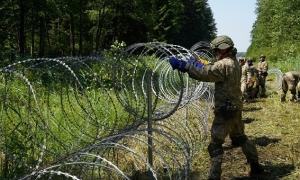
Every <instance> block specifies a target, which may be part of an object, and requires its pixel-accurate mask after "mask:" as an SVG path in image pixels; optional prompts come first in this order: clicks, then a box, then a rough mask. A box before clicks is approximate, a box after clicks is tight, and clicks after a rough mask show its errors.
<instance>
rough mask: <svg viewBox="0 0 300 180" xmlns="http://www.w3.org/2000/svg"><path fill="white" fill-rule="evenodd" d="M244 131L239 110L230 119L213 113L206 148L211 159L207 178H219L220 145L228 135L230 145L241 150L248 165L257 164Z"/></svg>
mask: <svg viewBox="0 0 300 180" xmlns="http://www.w3.org/2000/svg"><path fill="white" fill-rule="evenodd" d="M244 130H245V126H244V123H243V121H242V111H241V110H237V111H236V114H235V116H234V117H233V118H231V119H226V118H224V117H223V116H222V114H221V113H219V112H215V118H214V121H213V124H212V127H211V142H210V144H209V146H208V152H209V154H210V157H211V167H210V173H209V178H211V179H218V178H220V177H221V173H222V170H221V164H222V156H223V153H224V151H223V147H222V144H223V143H224V141H225V138H226V137H227V136H228V135H229V137H230V139H231V140H232V143H234V144H236V145H238V146H240V147H241V148H242V152H243V153H244V154H245V156H246V159H247V162H248V163H253V162H258V154H257V149H256V146H255V144H254V143H253V142H251V141H250V140H248V137H247V136H246V135H245V132H244Z"/></svg>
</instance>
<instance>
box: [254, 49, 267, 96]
mask: <svg viewBox="0 0 300 180" xmlns="http://www.w3.org/2000/svg"><path fill="white" fill-rule="evenodd" d="M257 73H258V77H257V82H256V83H257V84H256V87H255V92H254V98H257V97H258V94H259V87H261V92H260V97H266V77H267V76H268V63H267V61H266V56H265V55H264V54H261V55H260V59H259V62H258V64H257Z"/></svg>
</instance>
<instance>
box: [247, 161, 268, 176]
mask: <svg viewBox="0 0 300 180" xmlns="http://www.w3.org/2000/svg"><path fill="white" fill-rule="evenodd" d="M263 172H265V170H264V168H263V167H262V166H261V165H260V164H259V163H258V162H254V163H250V176H252V175H256V174H262V173H263Z"/></svg>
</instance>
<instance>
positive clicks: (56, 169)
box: [0, 42, 213, 179]
mask: <svg viewBox="0 0 300 180" xmlns="http://www.w3.org/2000/svg"><path fill="white" fill-rule="evenodd" d="M199 44H201V43H199ZM199 44H198V45H197V48H196V49H195V50H194V51H192V50H188V49H185V48H183V47H180V46H177V45H170V44H162V43H156V42H150V43H138V44H134V45H131V46H129V47H128V48H126V49H125V50H123V51H121V52H116V51H109V52H107V51H105V52H101V53H98V54H95V55H92V56H87V57H59V58H37V59H27V60H23V61H19V62H16V63H13V64H10V65H8V66H6V67H2V68H1V69H0V70H1V78H2V80H3V81H2V82H3V83H2V84H1V85H0V88H1V120H0V122H1V131H0V133H1V136H0V137H1V152H2V156H1V161H2V162H6V163H4V164H3V165H2V167H1V169H2V170H0V176H1V178H3V179H59V178H68V179H107V178H111V179H137V178H139V179H142V178H144V179H146V177H148V171H151V172H152V174H153V177H154V179H163V178H164V179H188V177H189V171H190V167H191V162H192V160H193V158H194V157H195V155H196V154H197V153H199V152H200V151H201V149H202V146H203V145H204V142H205V139H206V137H207V132H208V128H207V118H208V115H209V112H210V109H211V107H212V101H213V87H212V86H211V85H210V84H208V83H203V82H199V81H195V80H192V79H190V78H188V77H187V75H186V74H182V73H180V72H178V71H174V70H172V68H171V67H170V65H169V63H168V59H169V57H170V56H176V57H178V58H181V59H183V60H188V58H189V57H190V56H191V55H193V56H195V55H196V56H198V58H202V59H204V58H205V59H207V60H209V59H210V58H211V61H213V58H212V56H211V54H209V51H207V53H203V52H205V51H206V50H203V49H205V48H203V49H202V48H201V46H200V45H199ZM148 73H149V74H150V76H151V82H150V83H151V91H150V92H151V93H152V94H151V95H152V97H153V99H152V103H153V104H152V112H153V117H152V118H153V120H155V121H154V122H153V126H152V128H151V129H149V128H148V127H147V124H145V119H147V102H146V99H147V92H148V90H147V86H146V84H147V83H149V82H147V79H146V76H147V74H148ZM149 131H152V132H153V133H152V134H151V135H150V134H149V133H148V132H149ZM148 138H151V139H152V141H153V144H152V145H150V144H148V142H147V139H148ZM149 147H150V148H151V149H152V151H153V155H154V158H153V159H154V162H153V165H151V164H150V163H149V162H148V156H147V153H148V151H147V149H148V148H149Z"/></svg>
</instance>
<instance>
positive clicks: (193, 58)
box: [189, 56, 204, 68]
mask: <svg viewBox="0 0 300 180" xmlns="http://www.w3.org/2000/svg"><path fill="white" fill-rule="evenodd" d="M189 63H190V64H192V65H193V66H195V67H197V68H202V67H203V66H204V65H203V64H202V63H201V62H199V61H197V59H196V58H195V57H194V56H192V57H190V59H189Z"/></svg>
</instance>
